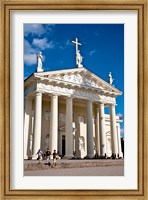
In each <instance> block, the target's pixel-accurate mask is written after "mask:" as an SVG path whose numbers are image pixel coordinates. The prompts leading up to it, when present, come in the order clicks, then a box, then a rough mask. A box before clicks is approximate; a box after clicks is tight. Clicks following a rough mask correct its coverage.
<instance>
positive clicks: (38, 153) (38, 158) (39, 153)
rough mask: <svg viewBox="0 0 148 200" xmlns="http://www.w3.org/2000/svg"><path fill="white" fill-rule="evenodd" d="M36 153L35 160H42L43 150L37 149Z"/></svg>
mask: <svg viewBox="0 0 148 200" xmlns="http://www.w3.org/2000/svg"><path fill="white" fill-rule="evenodd" d="M36 155H38V157H37V160H39V161H40V160H42V159H43V157H42V155H43V152H42V150H41V149H39V150H38V152H37V153H36Z"/></svg>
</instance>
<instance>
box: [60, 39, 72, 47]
mask: <svg viewBox="0 0 148 200" xmlns="http://www.w3.org/2000/svg"><path fill="white" fill-rule="evenodd" d="M58 45H59V47H60V49H65V48H67V47H69V46H71V45H73V44H72V42H71V41H70V40H66V41H65V42H62V43H59V44H58Z"/></svg>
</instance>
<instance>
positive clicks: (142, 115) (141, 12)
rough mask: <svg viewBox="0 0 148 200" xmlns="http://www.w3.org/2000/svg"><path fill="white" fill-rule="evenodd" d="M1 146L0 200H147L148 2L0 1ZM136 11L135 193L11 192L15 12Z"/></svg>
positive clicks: (128, 191) (105, 0)
mask: <svg viewBox="0 0 148 200" xmlns="http://www.w3.org/2000/svg"><path fill="white" fill-rule="evenodd" d="M0 5H1V21H0V27H1V38H0V47H1V48H0V56H1V57H0V58H1V59H0V61H1V62H0V64H1V65H0V71H1V73H0V91H1V96H0V119H1V120H0V132H1V134H0V142H1V149H0V153H1V158H2V159H1V160H0V171H1V183H2V184H1V188H0V197H1V199H4V200H5V199H28V200H30V199H32V200H33V199H36V198H40V199H61V200H62V199H81V198H85V199H106V198H107V199H125V198H128V199H137V200H146V199H148V189H147V178H148V176H147V162H148V157H147V152H148V147H147V142H148V136H147V135H146V133H147V131H148V125H147V123H146V119H147V117H148V103H147V102H148V100H147V94H148V86H147V78H148V69H146V67H147V57H148V52H147V48H148V45H147V44H148V40H147V38H148V36H147V10H148V8H147V0H141V1H140V3H138V1H136V0H130V1H127V0H110V1H107V0H101V1H99V0H84V1H82V2H79V0H71V1H68V0H55V1H54V0H42V2H40V1H39V0H36V1H35V0H30V1H29V0H1V2H0ZM51 9H52V10H55V9H56V10H136V11H137V12H138V97H137V98H138V105H137V108H138V122H137V126H138V163H137V164H138V175H137V176H138V190H56V191H55V190H54V191H47V190H38V191H37V190H11V189H10V164H11V157H10V123H11V122H10V115H11V112H10V98H11V94H10V56H11V52H10V45H11V41H10V34H11V33H10V19H11V11H15V10H16V11H17V10H22V11H25V10H51Z"/></svg>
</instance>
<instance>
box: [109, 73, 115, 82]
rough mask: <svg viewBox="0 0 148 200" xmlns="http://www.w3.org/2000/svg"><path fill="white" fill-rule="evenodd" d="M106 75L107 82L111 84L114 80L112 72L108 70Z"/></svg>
mask: <svg viewBox="0 0 148 200" xmlns="http://www.w3.org/2000/svg"><path fill="white" fill-rule="evenodd" d="M108 77H109V83H110V84H111V85H112V84H113V81H114V79H113V77H112V73H111V72H109V75H108Z"/></svg>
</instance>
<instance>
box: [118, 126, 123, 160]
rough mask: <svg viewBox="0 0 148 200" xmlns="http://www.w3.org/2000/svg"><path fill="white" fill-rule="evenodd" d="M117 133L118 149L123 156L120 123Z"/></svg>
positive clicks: (120, 155)
mask: <svg viewBox="0 0 148 200" xmlns="http://www.w3.org/2000/svg"><path fill="white" fill-rule="evenodd" d="M117 129H118V131H117V134H118V151H119V157H121V158H123V153H122V149H121V138H120V125H118V126H117Z"/></svg>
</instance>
